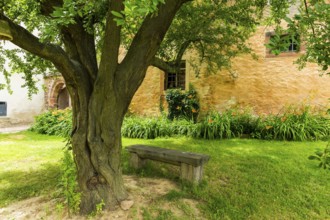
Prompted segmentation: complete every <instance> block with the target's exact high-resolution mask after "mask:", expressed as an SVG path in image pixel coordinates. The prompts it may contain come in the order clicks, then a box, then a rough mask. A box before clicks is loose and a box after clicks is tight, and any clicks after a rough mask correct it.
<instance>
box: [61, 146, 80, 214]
mask: <svg viewBox="0 0 330 220" xmlns="http://www.w3.org/2000/svg"><path fill="white" fill-rule="evenodd" d="M58 190H59V192H60V195H59V196H60V197H64V198H65V202H64V204H65V205H66V207H67V209H68V214H69V216H70V215H71V214H72V213H78V212H79V205H80V197H81V195H80V193H79V192H78V183H77V170H76V164H75V163H74V161H73V157H72V152H71V151H69V150H67V149H65V150H64V156H63V158H62V163H61V179H60V181H59V184H58Z"/></svg>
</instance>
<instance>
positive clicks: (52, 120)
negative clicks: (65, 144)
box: [30, 108, 72, 137]
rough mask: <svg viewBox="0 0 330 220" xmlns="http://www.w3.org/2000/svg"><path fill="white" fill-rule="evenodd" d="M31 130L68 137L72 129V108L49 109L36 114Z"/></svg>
mask: <svg viewBox="0 0 330 220" xmlns="http://www.w3.org/2000/svg"><path fill="white" fill-rule="evenodd" d="M30 130H31V131H34V132H37V133H39V134H48V135H56V136H61V137H70V135H71V130H72V110H71V109H70V108H67V109H65V110H50V111H46V112H45V113H42V114H40V115H38V116H37V117H36V118H35V123H34V124H33V125H32V126H31V128H30Z"/></svg>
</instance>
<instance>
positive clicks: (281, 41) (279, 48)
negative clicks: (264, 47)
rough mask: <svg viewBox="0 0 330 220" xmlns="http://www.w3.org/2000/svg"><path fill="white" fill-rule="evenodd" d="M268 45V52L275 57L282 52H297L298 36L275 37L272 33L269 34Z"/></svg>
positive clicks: (284, 35)
mask: <svg viewBox="0 0 330 220" xmlns="http://www.w3.org/2000/svg"><path fill="white" fill-rule="evenodd" d="M268 36H269V35H268ZM268 45H269V46H270V51H269V52H270V53H273V54H276V55H278V54H279V53H282V52H298V51H299V35H295V36H292V35H287V34H283V35H275V34H274V33H270V39H269V43H268Z"/></svg>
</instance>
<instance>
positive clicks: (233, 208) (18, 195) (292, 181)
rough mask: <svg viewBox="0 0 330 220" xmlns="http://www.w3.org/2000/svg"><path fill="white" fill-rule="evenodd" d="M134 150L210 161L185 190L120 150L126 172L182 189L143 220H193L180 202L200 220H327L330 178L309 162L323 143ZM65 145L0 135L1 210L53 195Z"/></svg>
mask: <svg viewBox="0 0 330 220" xmlns="http://www.w3.org/2000/svg"><path fill="white" fill-rule="evenodd" d="M131 144H149V145H154V146H159V147H165V148H173V149H180V150H185V151H192V152H200V153H204V154H208V155H210V156H211V159H210V161H209V162H208V164H207V165H206V166H205V176H204V181H203V183H202V184H201V185H200V186H190V185H188V184H185V183H183V184H181V183H180V181H179V179H178V176H179V169H178V168H177V167H175V166H171V165H169V166H167V165H164V164H160V163H149V165H148V166H147V167H146V168H145V169H143V170H140V171H138V172H136V171H133V170H132V169H131V168H130V167H129V166H128V154H127V152H126V151H125V150H123V170H124V173H125V174H138V175H139V176H140V177H141V178H143V176H149V177H155V178H159V177H164V178H169V179H172V180H173V181H176V182H177V183H178V185H180V186H181V189H180V190H172V191H171V192H170V193H168V194H167V195H165V196H164V197H161V198H158V201H154V202H153V203H152V204H151V205H150V206H148V207H146V208H145V209H144V210H143V216H144V217H145V219H196V218H197V217H196V216H194V215H193V213H194V212H193V211H192V210H191V207H189V205H187V204H186V203H184V202H183V201H182V199H185V198H189V199H193V200H195V201H197V202H198V204H199V205H198V208H199V210H200V215H201V216H203V217H204V218H205V219H329V218H330V208H329V198H330V192H329V187H330V172H329V171H327V170H322V169H319V168H318V167H317V163H315V161H310V160H308V159H307V157H308V156H309V155H312V154H313V153H314V151H316V150H317V149H322V148H324V146H325V145H326V142H322V141H318V142H284V141H282V142H281V141H261V140H251V139H230V140H220V141H219V140H197V139H190V138H167V139H166V138H161V139H160V138H159V139H154V140H140V139H127V138H124V139H123V145H124V146H128V145H131ZM64 145H65V143H64V142H63V141H62V138H57V137H51V136H45V135H37V134H34V133H31V132H24V133H19V134H0V152H1V154H0V164H1V166H0V207H3V206H6V205H7V204H10V203H13V202H15V201H19V200H21V199H24V198H29V197H32V196H36V195H40V194H47V195H51V194H52V192H53V191H54V189H55V186H56V184H57V183H58V175H59V173H60V165H59V161H60V159H61V157H62V154H63V152H62V150H61V149H62V148H63V146H64ZM164 203H175V204H177V206H178V207H181V210H182V211H183V212H184V213H185V217H184V218H182V216H181V217H178V216H176V214H175V213H172V212H171V210H170V209H166V206H164ZM133 210H134V209H133Z"/></svg>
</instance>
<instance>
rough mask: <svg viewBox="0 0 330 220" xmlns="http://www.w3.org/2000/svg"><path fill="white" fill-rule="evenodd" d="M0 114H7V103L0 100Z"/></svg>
mask: <svg viewBox="0 0 330 220" xmlns="http://www.w3.org/2000/svg"><path fill="white" fill-rule="evenodd" d="M0 116H7V103H6V102H0Z"/></svg>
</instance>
